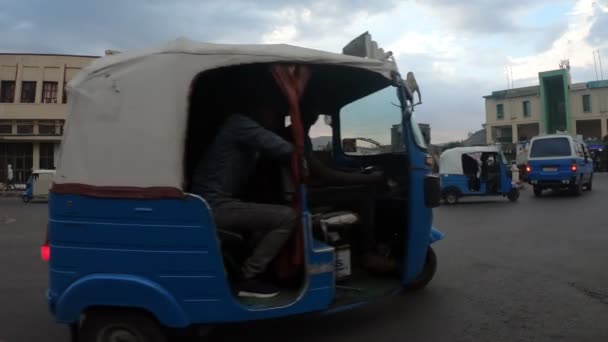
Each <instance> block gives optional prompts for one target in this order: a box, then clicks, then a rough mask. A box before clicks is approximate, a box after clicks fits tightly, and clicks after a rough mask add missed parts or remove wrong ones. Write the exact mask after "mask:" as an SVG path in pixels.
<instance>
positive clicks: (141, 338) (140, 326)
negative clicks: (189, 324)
mask: <svg viewBox="0 0 608 342" xmlns="http://www.w3.org/2000/svg"><path fill="white" fill-rule="evenodd" d="M78 340H79V341H80V342H167V336H166V334H165V331H164V330H163V328H162V327H161V325H160V324H159V323H158V322H157V321H156V320H155V319H154V318H153V317H150V315H148V314H146V313H144V312H138V311H122V310H111V309H103V310H93V311H90V312H88V313H87V314H86V315H85V317H84V320H83V322H82V325H81V326H80V331H79V333H78Z"/></svg>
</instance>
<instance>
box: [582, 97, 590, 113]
mask: <svg viewBox="0 0 608 342" xmlns="http://www.w3.org/2000/svg"><path fill="white" fill-rule="evenodd" d="M583 112H585V113H590V112H591V95H583Z"/></svg>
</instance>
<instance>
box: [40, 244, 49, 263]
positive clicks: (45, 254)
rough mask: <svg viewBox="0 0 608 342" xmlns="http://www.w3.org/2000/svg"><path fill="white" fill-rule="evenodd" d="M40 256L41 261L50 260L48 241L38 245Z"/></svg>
mask: <svg viewBox="0 0 608 342" xmlns="http://www.w3.org/2000/svg"><path fill="white" fill-rule="evenodd" d="M40 257H41V258H42V261H49V260H51V246H49V245H48V243H45V244H44V245H42V247H40Z"/></svg>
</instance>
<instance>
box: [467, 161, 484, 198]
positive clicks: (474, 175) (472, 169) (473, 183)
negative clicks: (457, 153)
mask: <svg viewBox="0 0 608 342" xmlns="http://www.w3.org/2000/svg"><path fill="white" fill-rule="evenodd" d="M462 170H463V173H464V175H465V176H466V177H467V181H468V185H469V190H470V191H475V192H476V191H479V185H480V184H479V164H478V163H477V160H476V159H475V158H473V157H471V156H470V155H468V154H463V155H462ZM482 178H483V172H482Z"/></svg>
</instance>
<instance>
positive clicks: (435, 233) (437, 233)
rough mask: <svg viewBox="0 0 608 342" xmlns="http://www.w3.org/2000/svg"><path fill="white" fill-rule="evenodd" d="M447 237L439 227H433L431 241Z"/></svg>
mask: <svg viewBox="0 0 608 342" xmlns="http://www.w3.org/2000/svg"><path fill="white" fill-rule="evenodd" d="M444 237H445V234H444V233H443V232H442V231H440V230H439V229H437V228H435V227H431V241H430V243H431V244H433V243H435V242H437V241H440V240H443V238H444Z"/></svg>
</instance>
